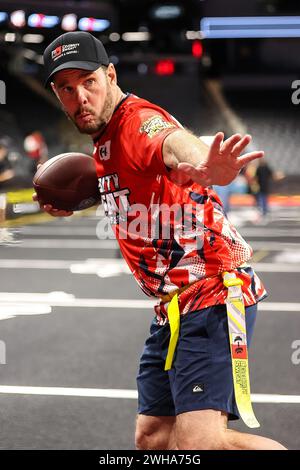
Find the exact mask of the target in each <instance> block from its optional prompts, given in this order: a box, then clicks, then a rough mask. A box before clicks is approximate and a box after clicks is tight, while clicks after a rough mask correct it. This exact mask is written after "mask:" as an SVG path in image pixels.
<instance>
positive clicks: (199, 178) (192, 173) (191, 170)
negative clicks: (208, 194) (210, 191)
mask: <svg viewBox="0 0 300 470" xmlns="http://www.w3.org/2000/svg"><path fill="white" fill-rule="evenodd" d="M177 169H178V170H179V171H184V172H185V174H187V175H188V176H189V177H190V178H191V179H192V180H193V181H194V182H196V183H199V184H201V185H202V186H207V185H209V184H211V181H210V178H208V176H207V172H205V171H204V170H201V169H200V168H199V167H197V168H195V167H194V166H193V165H190V164H189V163H179V164H178V166H177Z"/></svg>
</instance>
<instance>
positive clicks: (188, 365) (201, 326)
mask: <svg viewBox="0 0 300 470" xmlns="http://www.w3.org/2000/svg"><path fill="white" fill-rule="evenodd" d="M256 312H257V305H252V306H251V307H246V325H247V341H248V346H249V344H250V342H251V338H252V333H253V329H254V324H255V319H256ZM169 339H170V327H169V324H166V325H164V326H160V325H158V324H157V322H156V319H154V321H153V322H152V324H151V328H150V337H149V338H148V339H147V340H146V343H145V347H144V351H143V353H142V356H141V360H140V369H139V373H138V376H137V387H138V397H139V398H138V413H140V414H144V415H149V416H175V415H178V414H180V413H184V412H187V411H195V410H205V409H213V410H220V411H225V412H226V413H228V418H229V419H238V418H239V412H238V410H237V406H236V402H235V398H234V389H233V379H232V366H231V355H230V344H229V338H228V326H227V313H226V305H215V306H212V307H208V308H205V309H202V310H198V311H195V312H191V313H188V314H187V315H186V316H184V317H183V318H181V325H180V335H179V339H178V344H177V348H176V352H175V356H174V361H173V367H172V369H171V370H169V371H165V370H164V366H165V359H166V356H167V351H168V345H169ZM250 372H251V371H250Z"/></svg>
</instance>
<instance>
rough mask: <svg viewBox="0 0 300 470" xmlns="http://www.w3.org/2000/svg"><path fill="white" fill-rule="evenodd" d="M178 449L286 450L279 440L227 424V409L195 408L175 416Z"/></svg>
mask: <svg viewBox="0 0 300 470" xmlns="http://www.w3.org/2000/svg"><path fill="white" fill-rule="evenodd" d="M176 435H177V447H178V449H180V450H184V449H186V450H194V449H195V450H286V448H285V447H284V446H283V445H281V444H280V443H279V442H276V441H273V440H272V439H268V438H266V437H262V436H256V435H254V434H246V433H245V434H244V433H241V432H238V431H234V430H232V429H228V428H227V413H224V412H222V411H216V410H198V411H191V412H187V413H182V414H180V415H178V416H177V418H176Z"/></svg>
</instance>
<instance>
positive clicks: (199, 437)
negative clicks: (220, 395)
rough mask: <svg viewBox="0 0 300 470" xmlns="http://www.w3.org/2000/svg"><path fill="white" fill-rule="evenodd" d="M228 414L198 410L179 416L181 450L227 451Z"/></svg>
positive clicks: (177, 423) (178, 436)
mask: <svg viewBox="0 0 300 470" xmlns="http://www.w3.org/2000/svg"><path fill="white" fill-rule="evenodd" d="M226 430H227V414H225V413H222V412H220V411H215V410H198V411H193V412H187V413H183V414H181V415H179V416H178V417H177V422H176V431H177V445H178V448H179V449H180V450H225V449H227V448H228V443H227V435H226Z"/></svg>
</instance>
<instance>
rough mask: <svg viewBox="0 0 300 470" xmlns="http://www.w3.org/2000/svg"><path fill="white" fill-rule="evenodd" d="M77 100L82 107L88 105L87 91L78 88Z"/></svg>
mask: <svg viewBox="0 0 300 470" xmlns="http://www.w3.org/2000/svg"><path fill="white" fill-rule="evenodd" d="M77 100H78V103H79V104H80V105H82V104H86V103H87V101H88V100H87V95H86V91H85V90H84V89H83V88H82V87H78V88H77Z"/></svg>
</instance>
